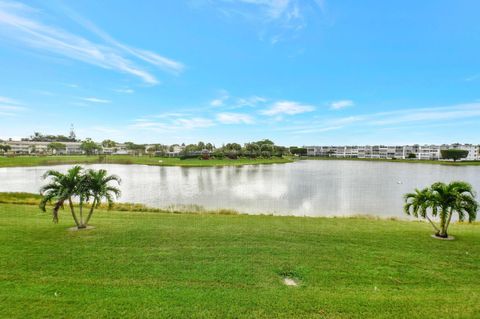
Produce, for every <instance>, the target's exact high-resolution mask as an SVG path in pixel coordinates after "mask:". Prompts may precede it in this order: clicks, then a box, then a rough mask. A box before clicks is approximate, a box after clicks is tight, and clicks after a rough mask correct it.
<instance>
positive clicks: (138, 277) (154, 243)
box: [0, 204, 480, 318]
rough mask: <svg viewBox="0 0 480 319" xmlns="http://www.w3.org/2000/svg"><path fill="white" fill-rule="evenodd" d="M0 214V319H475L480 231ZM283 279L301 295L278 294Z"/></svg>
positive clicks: (4, 208) (29, 211)
mask: <svg viewBox="0 0 480 319" xmlns="http://www.w3.org/2000/svg"><path fill="white" fill-rule="evenodd" d="M93 224H94V226H96V228H95V229H93V230H87V231H80V232H70V231H67V230H66V228H67V227H70V226H72V221H71V217H70V216H68V214H67V213H66V212H62V213H61V215H60V223H59V224H52V223H51V218H50V215H49V214H43V213H40V212H39V210H38V208H37V207H35V206H33V205H12V204H0V251H1V256H2V257H1V258H0V317H4V318H15V317H22V318H38V317H46V318H52V317H64V318H73V317H83V318H99V317H117V318H118V317H122V318H123V317H137V318H140V317H151V318H182V317H193V318H372V317H375V318H382V317H383V318H386V317H395V318H406V317H409V318H447V317H448V318H473V317H475V316H477V315H478V314H479V313H480V289H479V287H480V277H479V276H478V273H479V270H480V268H479V265H480V225H478V224H476V225H467V224H454V225H453V226H452V228H451V233H452V234H454V235H455V236H456V237H457V240H455V241H452V242H446V241H440V240H435V239H432V238H430V237H429V235H430V234H431V230H430V227H429V225H427V224H426V223H418V222H402V221H391V220H368V219H346V218H331V219H327V218H298V217H273V216H246V215H232V216H224V215H198V214H183V215H178V214H162V213H138V212H135V213H133V212H107V211H99V213H98V214H96V215H95V216H94V217H93ZM284 276H290V277H292V278H294V279H295V280H297V281H298V282H299V286H298V287H288V286H285V285H284V284H283V283H282V279H283V278H284Z"/></svg>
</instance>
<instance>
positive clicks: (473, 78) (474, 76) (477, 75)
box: [464, 73, 480, 82]
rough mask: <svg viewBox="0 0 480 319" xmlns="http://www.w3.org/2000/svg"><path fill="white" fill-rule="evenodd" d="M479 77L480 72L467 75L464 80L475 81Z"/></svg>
mask: <svg viewBox="0 0 480 319" xmlns="http://www.w3.org/2000/svg"><path fill="white" fill-rule="evenodd" d="M478 79H480V73H477V74H473V75H470V76H467V77H466V78H465V79H464V81H465V82H473V81H476V80H478Z"/></svg>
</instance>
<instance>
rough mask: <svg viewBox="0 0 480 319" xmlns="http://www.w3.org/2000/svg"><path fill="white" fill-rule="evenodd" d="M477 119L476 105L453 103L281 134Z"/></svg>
mask: <svg viewBox="0 0 480 319" xmlns="http://www.w3.org/2000/svg"><path fill="white" fill-rule="evenodd" d="M478 118H480V103H467V104H457V105H451V106H443V107H431V108H419V109H402V110H394V111H388V112H379V113H371V114H361V115H355V116H348V117H340V118H330V119H323V120H320V121H309V122H308V123H305V124H304V125H292V126H289V127H285V128H281V129H279V130H281V131H291V132H292V133H299V134H305V133H314V132H326V131H331V130H339V129H343V128H347V127H352V126H355V127H360V128H364V129H368V130H369V131H371V130H372V127H382V128H389V129H394V128H395V125H410V126H419V125H421V126H422V127H424V126H425V125H427V124H431V123H438V124H442V123H447V122H448V121H451V120H457V121H460V120H467V119H468V120H470V119H478Z"/></svg>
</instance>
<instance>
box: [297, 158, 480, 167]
mask: <svg viewBox="0 0 480 319" xmlns="http://www.w3.org/2000/svg"><path fill="white" fill-rule="evenodd" d="M298 159H301V160H318V161H367V162H391V163H408V164H436V165H447V166H480V161H457V162H454V161H445V160H438V161H436V160H419V159H382V158H348V157H339V158H336V157H323V156H302V157H299V158H298Z"/></svg>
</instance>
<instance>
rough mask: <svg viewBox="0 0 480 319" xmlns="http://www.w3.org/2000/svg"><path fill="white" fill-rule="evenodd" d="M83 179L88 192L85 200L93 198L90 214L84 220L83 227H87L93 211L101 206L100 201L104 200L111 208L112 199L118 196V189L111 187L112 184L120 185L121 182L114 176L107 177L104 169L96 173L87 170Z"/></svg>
mask: <svg viewBox="0 0 480 319" xmlns="http://www.w3.org/2000/svg"><path fill="white" fill-rule="evenodd" d="M85 177H86V179H85V181H86V183H85V184H86V189H87V192H88V193H87V198H88V199H90V198H93V202H92V206H91V207H90V212H89V213H88V216H87V219H86V220H85V225H88V222H89V221H90V218H91V217H92V214H93V211H94V209H95V208H96V207H98V206H99V205H100V204H101V202H102V199H104V198H105V199H106V200H107V203H108V206H109V207H111V206H112V204H113V201H114V199H115V198H118V197H119V196H120V189H118V188H117V187H116V186H114V185H112V182H115V183H117V184H118V185H120V182H121V180H120V178H119V177H118V176H116V175H107V171H106V170H104V169H100V170H98V171H95V170H88V171H87V173H86V174H85Z"/></svg>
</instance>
